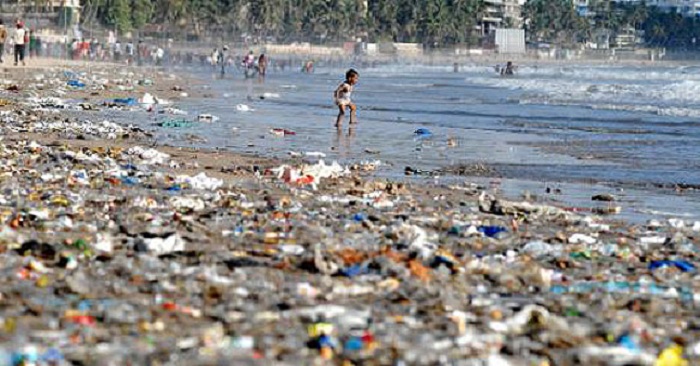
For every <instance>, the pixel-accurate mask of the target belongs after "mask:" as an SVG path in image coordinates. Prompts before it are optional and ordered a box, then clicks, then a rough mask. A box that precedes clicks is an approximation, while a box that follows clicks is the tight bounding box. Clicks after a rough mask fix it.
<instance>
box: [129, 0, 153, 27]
mask: <svg viewBox="0 0 700 366" xmlns="http://www.w3.org/2000/svg"><path fill="white" fill-rule="evenodd" d="M152 16H153V3H152V2H151V1H150V0H132V2H131V24H132V25H133V27H134V28H136V29H141V28H143V26H144V25H146V24H148V23H149V22H150V20H151V17H152Z"/></svg>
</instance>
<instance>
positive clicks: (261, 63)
mask: <svg viewBox="0 0 700 366" xmlns="http://www.w3.org/2000/svg"><path fill="white" fill-rule="evenodd" d="M266 71H267V57H265V54H264V53H261V54H260V57H258V75H260V78H261V79H264V78H265V72H266Z"/></svg>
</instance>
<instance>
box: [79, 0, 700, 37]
mask: <svg viewBox="0 0 700 366" xmlns="http://www.w3.org/2000/svg"><path fill="white" fill-rule="evenodd" d="M484 9H485V6H484V2H483V0H84V1H83V20H84V21H86V22H88V23H89V22H93V23H100V24H102V25H104V26H107V27H110V28H117V29H118V30H119V31H120V32H125V31H129V30H133V29H135V30H137V31H138V30H140V28H142V27H143V26H144V25H147V24H161V25H163V26H164V29H167V30H168V31H169V32H170V33H171V34H172V35H174V36H178V35H179V36H183V37H184V36H190V35H195V36H202V35H207V34H208V35H215V36H220V37H224V36H230V35H232V34H235V35H245V36H248V37H252V38H256V39H259V40H266V39H275V40H277V41H282V42H284V41H286V42H293V41H306V42H314V43H316V42H324V41H326V42H344V41H353V40H355V39H356V38H357V37H362V38H364V39H368V40H370V41H394V42H421V43H423V44H425V45H426V46H429V47H442V46H449V45H453V44H476V43H477V42H478V38H479V36H480V34H479V31H478V29H477V27H476V26H477V25H478V20H479V19H480V18H481V16H482V14H483V13H484ZM589 11H590V14H589V16H586V17H584V16H580V15H579V14H578V13H577V12H576V9H575V7H574V4H573V2H572V1H571V0H529V1H527V2H526V3H525V6H524V7H523V17H524V19H525V26H524V27H525V29H526V35H527V37H528V39H529V40H530V41H541V42H552V43H556V44H562V45H575V44H578V43H581V42H585V41H589V40H592V39H594V38H595V37H596V35H600V34H601V33H603V34H607V35H609V36H610V37H611V38H614V36H615V35H616V34H618V33H620V32H627V31H629V29H630V28H631V29H635V30H639V31H643V32H644V35H645V39H646V41H647V43H648V44H649V45H651V46H663V47H676V48H692V47H695V46H696V44H699V45H700V22H699V21H698V20H697V18H692V17H683V16H681V15H679V14H676V13H673V12H662V11H659V10H658V9H655V8H650V7H647V6H646V5H645V4H644V3H641V2H640V3H628V2H612V1H609V0H591V1H590V3H589ZM693 39H696V40H697V42H695V43H694V42H693Z"/></svg>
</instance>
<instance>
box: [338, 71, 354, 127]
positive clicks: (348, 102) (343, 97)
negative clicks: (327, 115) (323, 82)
mask: <svg viewBox="0 0 700 366" xmlns="http://www.w3.org/2000/svg"><path fill="white" fill-rule="evenodd" d="M359 79H360V74H359V73H358V72H357V71H355V70H354V69H350V70H348V71H347V72H346V73H345V81H343V82H342V83H340V85H338V88H336V89H335V92H334V93H333V98H334V99H335V104H336V105H337V106H338V118H337V119H336V121H335V127H337V128H341V127H342V126H343V120H344V119H345V110H346V109H350V124H351V125H354V124H355V123H357V121H356V118H355V114H356V111H357V107H356V106H355V103H353V102H352V99H350V97H351V95H352V89H353V86H354V85H355V84H357V81H358V80H359Z"/></svg>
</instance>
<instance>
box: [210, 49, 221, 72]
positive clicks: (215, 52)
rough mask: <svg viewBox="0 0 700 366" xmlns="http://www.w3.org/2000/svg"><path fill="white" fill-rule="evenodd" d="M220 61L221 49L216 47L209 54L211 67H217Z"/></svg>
mask: <svg viewBox="0 0 700 366" xmlns="http://www.w3.org/2000/svg"><path fill="white" fill-rule="evenodd" d="M218 61H219V50H218V49H216V48H214V50H213V51H211V55H209V65H211V67H212V68H213V67H216V63H217V62H218Z"/></svg>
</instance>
